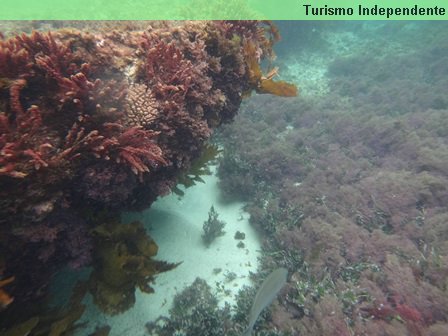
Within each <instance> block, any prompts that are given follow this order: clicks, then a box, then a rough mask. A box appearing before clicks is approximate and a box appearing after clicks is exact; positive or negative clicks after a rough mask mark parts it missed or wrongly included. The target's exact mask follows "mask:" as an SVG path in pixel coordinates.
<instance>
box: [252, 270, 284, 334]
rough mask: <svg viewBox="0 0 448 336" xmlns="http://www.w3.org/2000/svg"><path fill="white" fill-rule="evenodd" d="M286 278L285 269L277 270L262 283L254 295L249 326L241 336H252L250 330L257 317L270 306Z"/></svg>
mask: <svg viewBox="0 0 448 336" xmlns="http://www.w3.org/2000/svg"><path fill="white" fill-rule="evenodd" d="M287 276H288V271H287V270H286V269H285V268H278V269H276V270H275V271H272V273H271V274H269V275H268V277H267V278H266V279H265V280H264V281H263V283H262V285H261V287H260V288H259V289H258V292H257V295H255V300H254V303H253V304H252V308H251V309H250V314H249V325H248V327H247V329H246V330H245V331H244V333H243V336H250V335H251V334H252V329H253V327H254V324H255V322H256V321H257V319H258V316H259V315H260V313H261V312H262V311H263V309H264V308H266V307H267V306H269V305H270V304H271V302H272V301H273V300H274V298H275V297H276V296H277V294H278V292H279V291H280V289H282V287H283V286H284V285H285V284H286V278H287Z"/></svg>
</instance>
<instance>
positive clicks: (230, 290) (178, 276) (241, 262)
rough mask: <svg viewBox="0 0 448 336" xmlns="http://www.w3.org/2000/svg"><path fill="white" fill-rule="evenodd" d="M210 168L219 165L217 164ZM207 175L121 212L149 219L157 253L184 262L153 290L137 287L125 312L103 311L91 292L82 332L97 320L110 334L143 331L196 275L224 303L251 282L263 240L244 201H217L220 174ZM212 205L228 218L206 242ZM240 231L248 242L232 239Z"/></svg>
mask: <svg viewBox="0 0 448 336" xmlns="http://www.w3.org/2000/svg"><path fill="white" fill-rule="evenodd" d="M212 168H213V169H212V171H215V167H212ZM203 179H204V181H205V183H199V184H197V185H196V186H193V187H191V188H188V189H186V190H184V191H185V195H184V196H183V197H178V196H177V195H174V194H171V195H169V196H167V197H164V198H162V199H160V200H157V202H155V203H154V204H153V205H152V206H151V209H149V210H147V211H144V212H142V213H132V214H127V215H125V216H123V217H124V218H123V221H124V222H130V221H132V220H139V221H141V222H142V223H143V224H144V225H145V228H146V229H147V230H148V233H149V234H150V235H151V237H152V238H153V239H154V240H155V241H156V243H157V244H158V246H159V251H158V254H157V257H156V259H159V260H165V261H168V262H180V261H182V262H183V263H182V264H181V265H179V266H178V267H177V268H176V269H174V270H172V271H169V272H166V273H162V274H160V275H158V276H157V277H156V280H155V283H153V284H152V287H153V288H154V290H155V293H153V294H145V293H141V292H140V291H139V290H137V291H136V303H135V305H134V307H132V308H131V309H129V310H128V311H126V312H124V313H123V314H120V315H117V316H112V317H111V316H106V315H104V314H102V313H101V312H99V311H98V309H97V308H96V307H95V306H94V305H93V304H92V303H91V302H92V300H91V297H90V295H88V298H86V300H85V301H86V303H88V307H87V309H86V312H85V313H84V315H83V318H82V320H83V321H86V320H88V321H89V324H88V327H87V329H88V330H86V329H82V330H80V331H79V332H78V335H87V334H88V332H90V331H91V330H93V329H94V328H95V326H101V325H105V324H108V325H110V326H111V327H112V330H111V333H110V336H115V335H132V336H134V335H145V324H146V323H147V322H148V321H153V320H155V319H156V318H157V317H159V316H160V315H165V316H168V315H169V314H168V311H169V309H170V307H171V303H172V299H173V297H174V295H175V294H176V293H178V292H180V291H182V289H184V288H185V287H187V286H188V285H190V284H191V283H192V282H193V281H194V280H195V279H196V277H201V278H203V279H205V280H206V281H207V283H208V284H209V285H210V286H211V287H212V288H213V289H215V291H216V293H217V294H218V297H219V298H220V299H221V304H224V302H226V301H227V302H229V303H230V304H233V303H234V295H235V294H236V293H237V292H238V290H239V289H240V288H241V287H242V286H244V285H251V282H250V280H249V277H248V275H249V272H255V271H256V269H257V266H258V261H257V257H258V256H259V250H260V242H259V239H258V236H257V234H256V232H255V231H254V229H253V228H252V227H251V226H250V225H249V222H248V218H249V215H248V214H247V213H245V212H244V211H243V210H242V207H243V205H244V204H242V203H231V204H223V203H221V202H220V201H219V198H220V197H219V189H218V178H217V177H216V176H214V175H211V176H204V177H203ZM212 205H213V206H214V207H215V210H216V211H217V212H218V213H219V219H220V220H223V221H225V222H226V226H225V228H224V230H225V231H226V234H225V235H224V236H221V237H218V238H217V239H216V240H215V241H213V242H212V243H211V245H210V247H209V248H207V247H205V245H204V244H203V242H202V238H201V234H202V232H203V231H202V225H203V222H204V221H205V220H207V219H208V211H209V210H210V207H211V206H212ZM236 231H241V232H244V233H245V234H246V238H245V239H244V240H243V242H244V245H245V247H244V248H238V247H237V244H238V242H239V241H238V240H235V239H234V235H235V232H236ZM214 269H221V272H219V273H218V274H215V273H214ZM231 273H234V275H236V278H235V280H232V281H227V277H226V275H227V276H228V275H229V274H231ZM217 282H218V283H219V287H220V289H218V286H217ZM225 292H226V293H225ZM146 335H147V334H146Z"/></svg>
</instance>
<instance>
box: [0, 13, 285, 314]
mask: <svg viewBox="0 0 448 336" xmlns="http://www.w3.org/2000/svg"><path fill="white" fill-rule="evenodd" d="M73 24H74V25H76V26H77V28H61V29H51V31H47V32H44V31H32V32H30V33H22V34H16V35H14V34H9V35H8V36H6V35H7V34H1V35H0V36H1V38H0V132H1V133H0V153H1V156H0V200H1V201H0V252H1V253H0V277H1V278H2V279H4V280H3V282H2V288H1V289H0V294H2V301H1V304H2V308H6V310H5V311H4V312H3V316H4V317H5V320H6V319H7V318H8V316H14V313H16V315H17V313H18V311H19V310H20V307H21V305H23V304H24V303H26V302H28V303H29V302H37V300H39V299H40V298H42V297H44V296H45V294H46V292H47V286H48V283H49V281H50V279H51V276H52V274H54V273H55V272H57V271H58V270H59V269H60V268H61V267H62V266H65V265H67V264H68V265H70V266H71V267H73V268H80V267H83V266H86V265H92V266H93V267H94V271H93V274H92V278H91V279H93V280H91V291H92V292H93V293H95V294H94V295H95V298H96V302H98V303H100V302H101V303H100V306H103V308H104V310H106V311H110V309H109V308H107V307H111V305H112V304H117V308H116V310H114V311H110V312H112V313H115V312H118V311H122V310H124V309H125V308H126V307H129V306H130V304H131V302H132V297H133V291H134V290H135V286H138V287H139V288H140V289H144V291H150V289H149V286H148V284H147V283H148V281H150V280H151V279H152V276H154V275H155V274H157V273H158V272H160V271H164V270H166V269H169V268H171V267H170V266H167V265H168V264H166V265H165V266H166V267H161V264H158V263H156V262H154V261H152V259H151V258H152V257H153V256H154V255H155V252H156V250H157V248H156V245H155V244H154V243H151V242H150V238H148V241H140V240H138V239H139V237H138V236H132V235H128V234H127V233H126V229H124V228H123V229H122V231H120V230H121V229H119V226H120V224H118V222H119V215H120V212H121V211H125V210H127V211H129V210H142V209H145V208H148V207H149V206H150V205H151V203H152V202H154V200H155V199H156V198H157V197H158V196H161V195H166V194H168V193H169V192H170V191H171V190H172V189H175V186H176V184H177V181H178V177H179V176H185V172H187V171H188V170H189V168H190V167H191V165H192V162H194V160H195V159H197V158H199V157H200V156H201V153H202V152H203V151H204V149H205V148H206V141H207V140H208V139H209V137H210V135H211V134H212V130H213V128H215V127H217V126H219V125H221V124H222V123H225V122H229V121H231V120H232V119H233V117H234V116H235V114H236V113H237V111H238V108H239V106H240V104H241V101H242V99H243V96H244V95H247V94H248V93H250V92H251V91H252V90H255V91H259V92H272V93H274V94H281V95H285V92H286V91H287V92H286V93H288V94H289V93H291V87H290V86H285V84H279V86H278V87H277V86H275V89H272V88H271V87H272V86H273V84H272V83H271V81H272V78H271V77H272V74H273V72H272V71H271V72H269V71H267V73H268V74H269V75H268V76H267V78H265V77H263V76H262V75H261V71H260V67H259V63H260V62H261V61H262V60H263V59H266V58H271V57H272V56H273V51H272V45H273V43H274V42H275V41H276V40H278V37H279V35H278V31H277V30H276V28H275V27H274V26H273V25H272V24H271V23H270V22H258V21H234V22H227V21H214V22H206V21H201V22H182V23H173V22H151V23H144V24H145V26H146V27H145V29H142V25H143V23H139V24H138V25H137V24H134V25H133V24H131V23H125V22H124V23H117V24H116V27H114V25H113V24H111V23H108V24H102V23H85V24H84V25H83V24H80V23H73ZM4 35H5V36H4ZM248 46H250V47H248ZM254 71H255V72H254ZM254 73H255V75H254ZM268 83H269V85H268ZM267 87H269V88H267ZM182 174H184V175H182ZM196 180H198V179H196ZM105 223H113V226H112V227H109V226H104V225H106V224H105ZM107 225H112V224H107ZM128 229H129V230H134V231H133V232H134V233H135V232H139V234H143V235H144V236H145V237H146V235H145V233H144V230H143V229H142V228H141V227H140V226H138V225H137V224H132V225H130V226H128ZM116 232H119V234H117V235H121V234H123V235H124V236H125V237H127V238H123V237H122V238H118V237H116V236H114V239H112V238H111V237H109V236H108V235H115V234H116ZM111 239H112V240H111ZM120 239H128V240H127V241H123V240H120ZM139 244H143V245H144V246H145V247H144V248H143V249H140V247H142V246H141V245H139ZM137 245H138V246H139V247H136V246H137ZM130 246H132V247H130ZM122 252H123V253H124V254H121V253H122ZM105 253H106V254H107V255H109V256H110V255H112V256H115V257H117V258H118V259H119V262H118V264H117V265H109V264H108V261H107V258H106V255H105ZM125 259H126V260H125ZM170 265H171V264H170ZM106 273H113V274H114V275H115V276H117V278H115V280H116V281H118V282H119V283H116V284H113V286H115V287H114V288H115V289H117V288H121V289H120V290H122V289H123V288H124V287H125V288H127V292H126V294H123V292H120V293H121V294H123V295H124V297H126V299H127V300H126V302H116V301H115V302H114V300H113V298H112V296H113V295H117V293H118V292H114V294H113V295H112V294H110V295H106V296H109V298H108V299H107V300H105V299H104V298H105V295H104V288H105V287H106V285H105V282H106V280H107V281H110V278H109V277H107V276H105V274H106ZM100 274H102V275H100ZM12 277H13V278H12ZM130 278H133V279H132V281H129V280H130ZM8 279H14V281H9V280H8ZM119 279H120V280H119ZM121 280H122V281H121ZM5 281H7V282H8V283H7V284H6V283H5ZM107 285H108V286H109V287H108V288H110V287H111V284H110V283H108V284H107ZM113 286H112V287H113Z"/></svg>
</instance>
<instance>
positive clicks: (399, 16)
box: [0, 0, 448, 20]
mask: <svg viewBox="0 0 448 336" xmlns="http://www.w3.org/2000/svg"><path fill="white" fill-rule="evenodd" d="M0 19H1V20H222V19H227V20H241V19H270V20H446V19H448V0H424V1H423V0H420V1H412V0H406V1H405V0H376V1H375V0H351V1H346V0H327V1H324V0H170V1H167V0H71V1H69V0H0Z"/></svg>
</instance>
